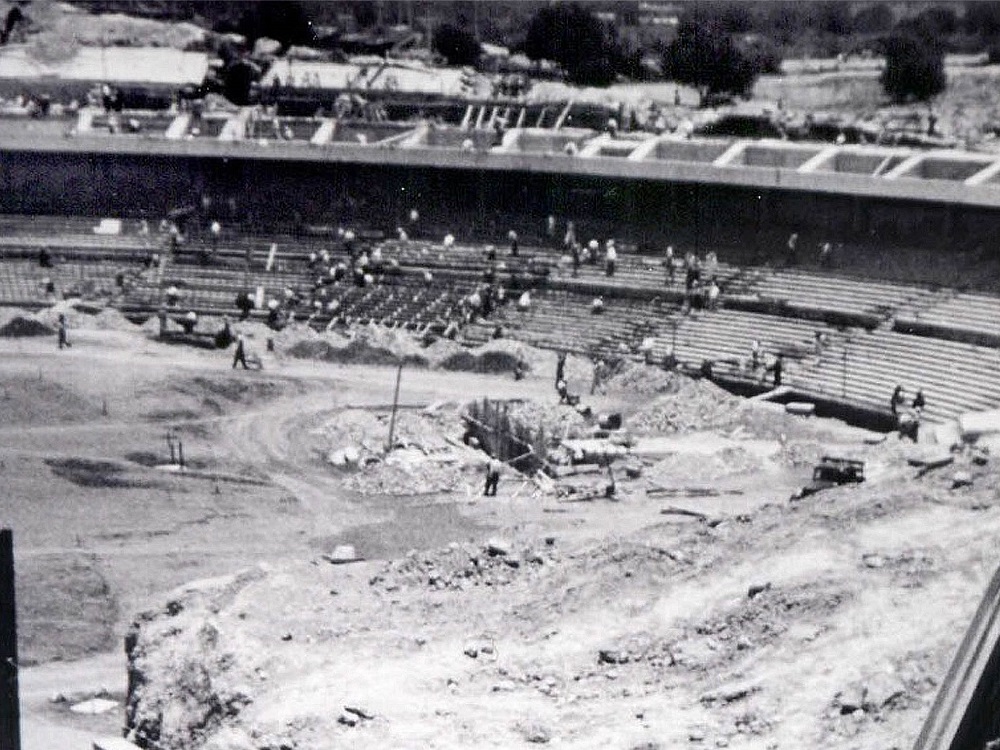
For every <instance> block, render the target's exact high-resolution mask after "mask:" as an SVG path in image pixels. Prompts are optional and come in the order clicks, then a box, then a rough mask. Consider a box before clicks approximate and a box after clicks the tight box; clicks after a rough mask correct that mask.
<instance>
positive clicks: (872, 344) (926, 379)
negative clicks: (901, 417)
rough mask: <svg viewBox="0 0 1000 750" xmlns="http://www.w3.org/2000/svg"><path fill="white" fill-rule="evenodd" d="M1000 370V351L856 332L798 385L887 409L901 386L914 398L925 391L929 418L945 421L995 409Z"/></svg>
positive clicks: (999, 400)
mask: <svg viewBox="0 0 1000 750" xmlns="http://www.w3.org/2000/svg"><path fill="white" fill-rule="evenodd" d="M845 350H846V356H845ZM998 371H1000V350H997V349H991V348H987V347H979V346H974V345H972V344H962V343H958V342H954V341H944V340H941V339H930V338H924V337H919V336H909V335H906V334H901V333H896V332H893V331H873V332H870V333H869V332H861V331H856V332H855V333H854V335H852V336H851V337H850V339H849V340H848V341H846V342H844V344H843V346H842V348H840V349H837V350H834V351H831V352H829V354H828V356H825V357H824V358H823V359H822V360H820V361H819V362H818V363H817V364H816V365H815V366H813V367H811V368H808V370H807V371H804V372H801V373H800V374H799V375H800V379H799V380H798V381H797V383H796V385H798V386H800V387H801V388H802V389H803V390H805V391H807V392H809V393H814V394H816V395H818V396H825V397H827V398H831V399H834V400H843V401H851V402H854V403H858V404H861V405H864V406H866V407H868V408H873V409H880V410H884V411H888V408H889V397H890V395H891V394H892V391H893V389H894V388H895V387H896V386H897V385H902V386H903V387H904V388H906V389H907V391H908V392H909V393H910V395H911V396H912V394H913V392H914V391H915V390H917V389H922V390H923V392H924V396H925V397H926V399H927V408H926V414H927V416H928V417H929V418H931V419H932V420H934V419H937V420H940V419H945V418H949V417H955V416H957V415H958V414H960V413H962V412H965V411H970V410H976V409H989V408H996V407H997V405H998V404H1000V377H997V376H996V373H997V372H998ZM845 373H846V378H845ZM845 383H846V387H845Z"/></svg>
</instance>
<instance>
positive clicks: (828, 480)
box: [792, 456, 865, 500]
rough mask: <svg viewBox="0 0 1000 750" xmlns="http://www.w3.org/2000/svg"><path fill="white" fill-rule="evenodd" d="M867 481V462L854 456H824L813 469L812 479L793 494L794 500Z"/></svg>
mask: <svg viewBox="0 0 1000 750" xmlns="http://www.w3.org/2000/svg"><path fill="white" fill-rule="evenodd" d="M863 481H865V462H864V461H857V460H855V459H852V458H835V457H833V456H823V458H822V459H820V462H819V463H818V464H817V465H816V467H815V468H814V469H813V476H812V481H811V482H810V483H809V484H807V485H806V486H805V487H803V488H802V489H801V490H799V491H798V492H796V493H795V494H794V495H792V500H801V499H802V498H804V497H808V496H809V495H814V494H816V493H817V492H820V491H822V490H828V489H830V488H831V487H839V486H840V485H842V484H855V483H858V482H863Z"/></svg>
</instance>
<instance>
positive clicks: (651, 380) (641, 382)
mask: <svg viewBox="0 0 1000 750" xmlns="http://www.w3.org/2000/svg"><path fill="white" fill-rule="evenodd" d="M681 380H687V378H685V377H684V376H683V375H678V374H677V373H673V372H667V371H665V370H661V369H660V368H658V367H651V366H650V365H643V364H639V363H637V362H629V361H623V362H621V363H620V364H619V365H618V367H617V368H616V369H615V371H614V373H613V374H612V375H611V376H610V377H608V378H607V379H606V380H605V381H604V387H605V390H606V391H608V392H609V393H610V392H614V391H621V392H623V393H631V394H638V395H643V396H648V395H653V394H667V393H677V392H678V391H679V390H680V389H681V382H680V381H681Z"/></svg>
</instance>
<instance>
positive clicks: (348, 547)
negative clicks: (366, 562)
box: [322, 544, 363, 565]
mask: <svg viewBox="0 0 1000 750" xmlns="http://www.w3.org/2000/svg"><path fill="white" fill-rule="evenodd" d="M322 557H323V559H324V560H326V561H327V562H328V563H331V564H333V565H343V564H345V563H352V562H358V561H360V560H362V559H363V558H361V557H359V556H358V553H357V551H356V550H355V549H354V545H353V544H339V545H337V546H336V547H334V549H333V552H331V553H329V554H326V555H323V556H322Z"/></svg>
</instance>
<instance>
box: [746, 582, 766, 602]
mask: <svg viewBox="0 0 1000 750" xmlns="http://www.w3.org/2000/svg"><path fill="white" fill-rule="evenodd" d="M770 589H771V583H770V582H768V583H755V584H753V585H752V586H751V587H750V588H749V589H747V598H749V599H753V598H754V597H756V596H758V595H760V594H763V593H764V592H765V591H770Z"/></svg>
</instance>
